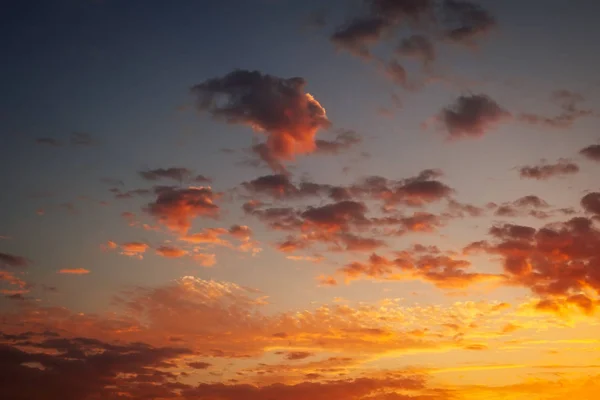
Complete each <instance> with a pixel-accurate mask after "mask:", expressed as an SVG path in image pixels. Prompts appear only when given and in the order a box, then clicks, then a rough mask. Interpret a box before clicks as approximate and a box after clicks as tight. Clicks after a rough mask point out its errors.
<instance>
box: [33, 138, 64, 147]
mask: <svg viewBox="0 0 600 400" xmlns="http://www.w3.org/2000/svg"><path fill="white" fill-rule="evenodd" d="M35 143H37V144H41V145H45V146H51V147H60V146H62V145H63V142H61V141H60V140H58V139H54V138H49V137H42V138H37V139H35Z"/></svg>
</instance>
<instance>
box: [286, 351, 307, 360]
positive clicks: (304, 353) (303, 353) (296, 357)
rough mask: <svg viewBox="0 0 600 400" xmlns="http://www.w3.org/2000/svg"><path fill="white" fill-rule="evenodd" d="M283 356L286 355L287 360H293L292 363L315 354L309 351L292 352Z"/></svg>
mask: <svg viewBox="0 0 600 400" xmlns="http://www.w3.org/2000/svg"><path fill="white" fill-rule="evenodd" d="M283 354H285V359H286V360H291V361H295V360H304V359H305V358H308V357H312V356H314V354H313V353H310V352H308V351H290V352H287V353H283Z"/></svg>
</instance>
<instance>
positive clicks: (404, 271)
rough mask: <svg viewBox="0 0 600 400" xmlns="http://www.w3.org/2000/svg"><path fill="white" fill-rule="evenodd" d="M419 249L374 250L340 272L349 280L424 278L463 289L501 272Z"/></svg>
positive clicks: (492, 278)
mask: <svg viewBox="0 0 600 400" xmlns="http://www.w3.org/2000/svg"><path fill="white" fill-rule="evenodd" d="M419 250H420V251H415V250H414V249H412V250H405V251H402V252H399V253H398V257H397V258H395V259H389V258H386V257H383V256H380V255H377V254H375V253H373V254H371V256H370V257H369V259H368V260H367V262H357V261H355V262H352V263H350V264H347V265H345V266H344V267H342V268H340V269H338V273H340V274H342V275H343V276H344V277H345V279H346V281H347V282H349V281H352V280H357V279H361V278H363V279H377V280H422V281H425V282H429V283H431V284H433V285H435V286H436V287H438V288H442V289H457V288H459V289H462V288H466V287H468V286H470V285H473V284H475V283H479V282H485V281H495V280H498V279H499V276H498V275H493V274H484V273H477V272H468V271H467V269H468V268H469V267H470V266H471V263H470V262H469V261H467V260H460V259H453V258H451V257H449V256H446V255H440V254H438V253H437V251H435V249H434V251H433V252H429V251H428V250H427V249H419ZM422 250H425V251H422Z"/></svg>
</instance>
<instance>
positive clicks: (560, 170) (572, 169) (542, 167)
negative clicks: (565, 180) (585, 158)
mask: <svg viewBox="0 0 600 400" xmlns="http://www.w3.org/2000/svg"><path fill="white" fill-rule="evenodd" d="M578 172H579V166H578V165H577V164H575V163H574V162H572V161H570V160H567V159H562V158H561V159H559V160H558V161H557V162H556V163H555V164H546V163H542V164H539V165H526V166H523V167H520V168H519V175H520V176H521V178H528V179H537V180H546V179H550V178H553V177H556V176H565V175H573V174H576V173H578Z"/></svg>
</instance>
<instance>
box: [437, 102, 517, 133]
mask: <svg viewBox="0 0 600 400" xmlns="http://www.w3.org/2000/svg"><path fill="white" fill-rule="evenodd" d="M509 116H510V113H508V112H507V111H506V110H504V109H503V108H502V107H500V106H499V105H498V103H496V102H495V101H494V100H492V99H491V98H490V97H488V96H486V95H483V94H473V95H464V96H459V97H458V99H457V100H456V102H455V103H454V104H453V105H452V106H449V107H447V108H444V109H443V110H442V111H441V113H440V114H439V115H438V120H439V121H440V122H441V123H442V124H443V126H444V128H445V130H446V131H447V132H448V135H449V138H451V139H460V138H469V137H481V136H483V135H484V134H485V133H486V132H487V131H489V130H491V129H493V128H494V127H495V126H496V125H498V123H499V122H501V121H502V120H505V119H507V118H508V117H509Z"/></svg>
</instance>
